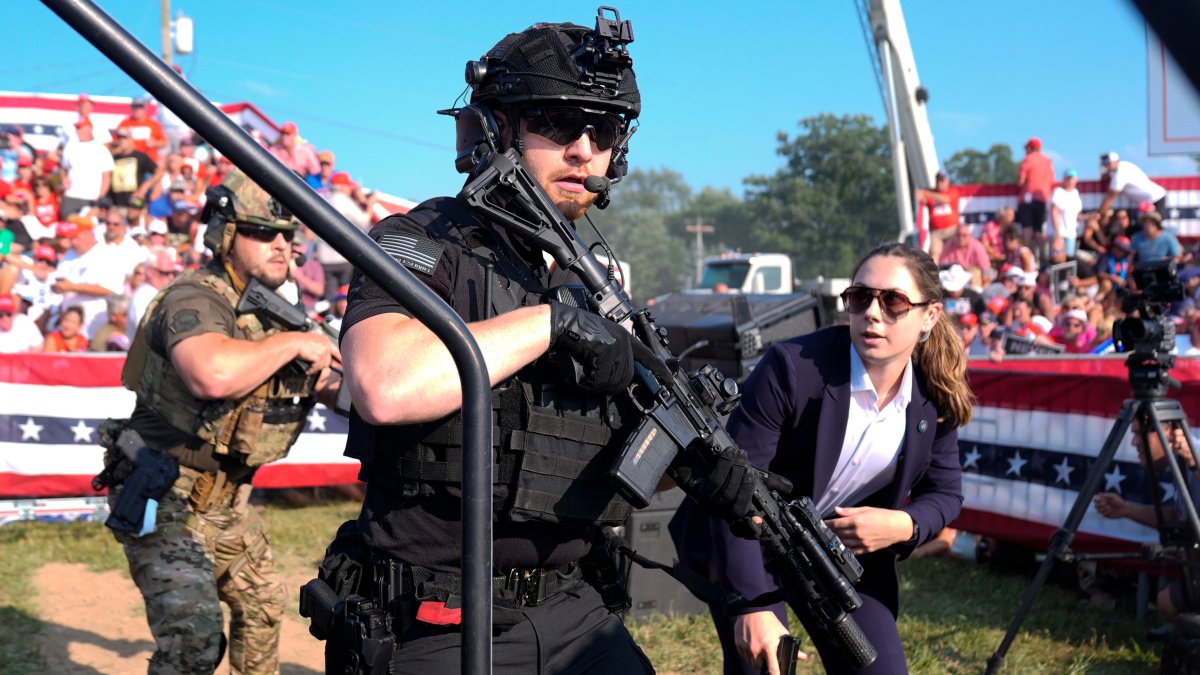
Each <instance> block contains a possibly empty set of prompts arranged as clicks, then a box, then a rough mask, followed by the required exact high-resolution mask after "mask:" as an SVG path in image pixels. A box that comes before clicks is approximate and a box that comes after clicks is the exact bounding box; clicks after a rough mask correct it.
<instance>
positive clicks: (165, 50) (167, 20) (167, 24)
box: [159, 0, 175, 66]
mask: <svg viewBox="0 0 1200 675" xmlns="http://www.w3.org/2000/svg"><path fill="white" fill-rule="evenodd" d="M159 3H160V7H161V11H162V17H161V19H160V20H161V25H162V58H163V62H164V63H166V64H167V65H168V66H169V65H172V63H173V61H172V59H171V55H172V53H173V52H174V51H175V49H174V48H173V47H172V46H171V0H159Z"/></svg>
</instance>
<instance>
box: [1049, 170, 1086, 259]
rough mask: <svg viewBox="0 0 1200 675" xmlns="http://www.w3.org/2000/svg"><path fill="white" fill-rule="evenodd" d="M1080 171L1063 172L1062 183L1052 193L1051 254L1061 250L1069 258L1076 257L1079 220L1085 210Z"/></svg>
mask: <svg viewBox="0 0 1200 675" xmlns="http://www.w3.org/2000/svg"><path fill="white" fill-rule="evenodd" d="M1078 184H1079V172H1078V171H1076V170H1075V169H1067V170H1066V171H1064V172H1063V177H1062V185H1059V186H1058V187H1056V188H1054V191H1053V192H1051V193H1050V226H1049V228H1048V229H1047V235H1048V236H1049V238H1050V251H1051V254H1052V255H1053V253H1054V252H1055V250H1058V251H1061V252H1062V255H1064V256H1065V257H1068V258H1073V257H1075V244H1076V239H1077V238H1078V236H1079V220H1080V217H1081V213H1082V212H1083V200H1082V198H1080V196H1079V189H1078Z"/></svg>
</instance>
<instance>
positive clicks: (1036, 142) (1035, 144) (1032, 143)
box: [1025, 136, 1042, 150]
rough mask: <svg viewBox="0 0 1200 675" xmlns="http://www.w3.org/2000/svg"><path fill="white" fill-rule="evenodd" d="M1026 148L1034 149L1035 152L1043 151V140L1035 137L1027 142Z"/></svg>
mask: <svg viewBox="0 0 1200 675" xmlns="http://www.w3.org/2000/svg"><path fill="white" fill-rule="evenodd" d="M1025 147H1027V148H1033V149H1034V150H1041V149H1042V139H1040V138H1038V137H1037V136H1034V137H1033V138H1031V139H1029V140H1027V141H1025Z"/></svg>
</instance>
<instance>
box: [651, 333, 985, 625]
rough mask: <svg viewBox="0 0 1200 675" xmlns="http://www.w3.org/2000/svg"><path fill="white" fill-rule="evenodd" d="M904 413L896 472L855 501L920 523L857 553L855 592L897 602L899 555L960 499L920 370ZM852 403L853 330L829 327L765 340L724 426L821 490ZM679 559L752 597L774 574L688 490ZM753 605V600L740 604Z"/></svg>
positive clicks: (798, 485) (779, 469) (956, 473)
mask: <svg viewBox="0 0 1200 675" xmlns="http://www.w3.org/2000/svg"><path fill="white" fill-rule="evenodd" d="M913 382H914V387H913V392H912V396H911V398H910V401H909V404H908V410H907V416H906V420H905V432H904V445H903V447H902V448H901V450H900V454H899V457H898V458H897V460H896V461H897V468H896V477H895V479H894V480H893V482H892V483H891V484H889V485H887V486H885V487H884V488H882V489H881V490H879V491H878V492H876V493H875V494H872V495H870V496H869V497H867V498H866V499H863V500H862V501H860V502H859V503H858V504H855V505H854V506H876V507H881V508H889V509H902V510H904V511H907V512H908V513H909V515H911V516H912V518H913V520H914V521H915V522H916V523H917V525H918V526H919V528H920V538H919V540H918V541H917V542H915V543H904V544H896V545H894V546H892V547H890V548H888V549H885V550H882V551H876V552H874V553H871V554H867V555H862V556H859V561H860V562H861V563H862V564H863V567H864V569H865V572H864V576H863V579H862V581H860V582H859V590H860V591H861V592H869V593H870V594H871V595H873V596H875V597H876V598H878V599H879V600H880V601H881V602H883V604H885V605H886V606H887V607H888V608H889V609H890V610H891V611H892V614H893V615H895V614H897V613H898V612H899V579H898V576H897V574H896V561H897V560H898V559H903V558H906V557H908V555H909V554H910V553H912V550H913V549H914V548H915V547H916V545H917V544H920V543H923V542H924V541H926V540H928V539H929V538H930V537H932V536H933V535H934V534H936V533H937V532H938V531H939V530H941V529H942V528H944V527H945V526H946V525H947V524H948V523H949V522H950V521H952V520H953V519H954V518H955V517H957V515H958V512H959V509H960V508H961V507H962V467H961V465H960V464H959V455H958V432H957V430H956V429H954V428H952V427H951V426H950V425H948V424H946V425H943V424H938V421H937V418H938V411H937V409H936V408H935V407H934V405H933V402H932V401H930V400H929V395H928V393H927V390H926V386H925V380H924V378H923V377H921V374H920V371H917V372H915V373H914V377H913ZM849 412H850V331H849V328H848V327H846V326H836V327H832V328H826V329H823V330H820V331H817V332H815V333H810V334H808V335H804V336H801V337H799V338H795V339H793V340H790V341H788V342H783V343H779V344H776V345H774V346H772V347H771V348H770V349H769V350H768V351H767V353H766V354H765V355H764V356H763V358H762V360H761V361H760V362H759V364H758V366H756V367H755V369H754V372H753V373H751V375H750V377H749V379H747V380H746V383H745V386H744V387H743V393H742V402H741V405H740V406H739V407H738V409H737V410H735V411H734V413H733V414H732V415H731V416H730V418H729V423H728V425H727V426H728V429H729V432H730V433H731V434H732V435H733V437H734V439H735V440H736V441H737V442H738V444H739V445H740V446H741V447H742V448H744V449H745V450H746V452H747V453H748V454H749V456H750V461H751V462H752V463H753V464H754V465H755V466H759V467H763V468H767V469H770V470H771V471H774V472H775V473H778V474H780V475H783V476H784V477H786V478H788V479H789V480H791V481H792V483H793V485H794V486H795V489H794V492H793V495H794V496H800V495H809V496H811V497H812V498H813V501H816V500H818V499H820V497H821V493H822V492H824V490H825V488H826V487H827V486H828V484H829V480H830V478H831V476H832V474H833V470H834V468H835V466H836V464H837V460H838V456H839V455H840V454H841V449H842V441H843V438H844V437H845V434H846V420H847V418H848V415H849ZM671 534H672V537H673V538H674V539H675V545H676V550H677V551H678V552H679V558H680V561H681V562H683V563H684V564H687V565H689V566H691V567H693V568H694V569H698V570H706V571H707V572H708V575H709V577H710V578H711V579H712V580H713V581H716V582H718V583H720V584H722V585H723V586H725V587H726V588H727V589H729V590H732V591H734V592H737V593H740V594H741V595H742V596H744V597H746V598H753V597H756V596H758V595H760V594H762V593H766V592H768V591H772V590H774V589H775V588H776V583H775V580H774V578H773V577H772V575H771V574H770V573H769V572H768V571H767V570H766V567H765V564H764V561H763V555H762V549H761V547H760V546H759V544H758V542H755V541H748V540H746V539H741V538H739V537H736V536H734V535H733V534H732V533H731V532H730V531H729V527H728V526H727V525H725V523H724V522H722V521H718V520H715V519H712V518H709V517H708V516H706V515H705V514H704V513H703V512H702V511H701V510H700V509H699V508H698V507H697V506H696V504H695V503H694V502H692V501H691V500H690V499H689V500H687V501H685V502H684V504H683V505H682V506H681V507H680V509H679V511H678V512H677V513H676V515H675V518H674V519H673V520H672V522H671ZM747 611H754V609H753V608H751V609H746V610H742V611H740V612H732V613H745V612H747Z"/></svg>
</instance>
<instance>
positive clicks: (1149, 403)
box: [986, 357, 1200, 675]
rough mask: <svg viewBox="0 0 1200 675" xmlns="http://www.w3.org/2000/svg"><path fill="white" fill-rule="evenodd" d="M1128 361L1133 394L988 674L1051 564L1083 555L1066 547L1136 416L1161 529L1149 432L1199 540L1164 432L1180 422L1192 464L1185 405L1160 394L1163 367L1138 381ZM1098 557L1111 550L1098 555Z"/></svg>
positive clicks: (1199, 528) (1199, 522)
mask: <svg viewBox="0 0 1200 675" xmlns="http://www.w3.org/2000/svg"><path fill="white" fill-rule="evenodd" d="M1130 361H1131V362H1132V361H1133V357H1131V358H1130ZM1127 365H1130V371H1131V378H1130V379H1131V381H1132V382H1133V384H1134V398H1132V399H1128V400H1126V401H1125V402H1124V403H1123V404H1121V410H1120V412H1119V413H1118V414H1117V419H1116V422H1114V424H1113V427H1112V429H1111V430H1110V431H1109V434H1108V438H1107V439H1105V441H1104V446H1103V448H1102V449H1101V450H1100V454H1099V455H1098V456H1097V458H1096V464H1095V466H1093V467H1092V471H1091V473H1089V474H1088V476H1087V479H1086V480H1084V483H1083V487H1081V488H1080V490H1079V497H1078V498H1077V499H1076V500H1075V504H1074V505H1073V506H1072V507H1071V512H1070V513H1069V514H1068V515H1067V519H1066V521H1065V522H1064V523H1063V525H1062V527H1060V528H1059V529H1058V530H1057V531H1055V533H1054V534H1053V535H1052V536H1051V537H1050V549H1049V551H1047V552H1046V559H1045V560H1043V561H1042V566H1041V567H1040V568H1038V571H1037V574H1036V575H1034V578H1033V583H1031V584H1030V586H1029V589H1028V590H1027V591H1026V592H1025V598H1024V599H1023V600H1022V601H1021V606H1020V608H1019V609H1018V610H1017V614H1016V616H1014V617H1013V620H1012V623H1011V624H1010V625H1009V627H1008V632H1007V633H1005V634H1004V639H1003V640H1002V641H1001V642H1000V647H999V648H998V649H997V650H996V653H995V654H993V655H992V657H991V658H989V659H988V663H987V670H986V673H987V674H988V675H994V674H995V673H996V672H997V671H999V669H1000V666H1001V664H1003V662H1004V657H1005V655H1006V654H1007V653H1008V649H1009V647H1010V646H1012V642H1013V640H1014V639H1015V638H1016V635H1017V631H1018V630H1020V628H1021V624H1022V623H1023V622H1024V621H1025V617H1026V615H1028V614H1029V610H1030V608H1031V607H1032V606H1033V601H1034V599H1035V598H1036V597H1037V593H1038V591H1039V590H1040V589H1041V587H1042V585H1043V584H1045V583H1046V579H1047V578H1048V577H1049V576H1050V570H1051V568H1052V567H1053V566H1054V563H1055V561H1057V560H1062V561H1064V562H1070V561H1073V560H1079V559H1083V558H1084V557H1085V556H1075V555H1074V554H1072V553H1070V551H1069V547H1070V545H1071V542H1072V541H1073V540H1074V539H1075V533H1076V531H1077V530H1078V529H1079V524H1080V523H1081V522H1082V521H1083V517H1084V515H1085V514H1086V513H1087V510H1088V506H1089V505H1090V504H1091V502H1092V498H1093V497H1094V496H1095V495H1096V492H1097V490H1098V488H1099V487H1100V481H1101V480H1102V479H1103V478H1104V472H1105V471H1106V470H1108V468H1109V465H1110V464H1111V463H1112V461H1113V458H1114V457H1115V456H1116V454H1117V449H1118V448H1119V447H1120V445H1121V441H1122V439H1124V438H1125V434H1126V433H1127V432H1128V431H1129V429H1130V427H1131V426H1132V425H1133V422H1134V421H1135V420H1136V421H1137V422H1138V423H1139V426H1140V431H1139V434H1140V437H1141V447H1140V448H1139V449H1138V454H1139V455H1140V457H1141V461H1142V465H1143V466H1144V467H1146V471H1147V473H1148V475H1150V476H1151V480H1149V481H1148V483H1149V484H1150V487H1151V497H1152V499H1153V502H1154V505H1155V507H1154V511H1155V517H1156V521H1157V524H1158V526H1159V527H1158V529H1159V532H1160V533H1161V532H1162V531H1163V527H1162V525H1163V515H1162V506H1161V501H1162V490H1161V488H1160V487H1159V485H1158V481H1157V480H1154V479H1153V476H1154V471H1155V469H1154V467H1153V464H1152V459H1151V457H1150V453H1149V448H1150V445H1149V443H1148V441H1149V438H1150V434H1151V433H1153V434H1156V435H1157V437H1158V440H1159V442H1160V443H1161V444H1162V448H1163V455H1164V458H1165V460H1166V463H1167V466H1168V467H1169V469H1170V473H1171V480H1172V482H1173V483H1174V485H1175V494H1176V495H1178V497H1179V498H1178V499H1177V500H1176V502H1177V503H1180V504H1182V505H1183V508H1184V514H1183V515H1186V522H1187V527H1186V533H1187V540H1188V542H1189V546H1192V547H1194V546H1195V545H1196V543H1197V542H1200V518H1198V517H1197V515H1196V507H1195V506H1194V505H1193V502H1192V499H1191V493H1190V491H1189V490H1188V487H1187V481H1186V480H1185V478H1184V474H1183V469H1182V468H1181V467H1180V463H1179V461H1178V460H1177V459H1176V457H1175V452H1174V450H1173V448H1172V447H1171V443H1170V442H1169V437H1168V433H1167V429H1168V428H1169V427H1168V426H1166V425H1173V426H1179V427H1180V428H1182V429H1183V436H1184V439H1185V442H1186V444H1187V451H1188V456H1189V457H1191V464H1192V465H1193V466H1196V458H1197V455H1196V449H1195V447H1193V444H1192V435H1191V430H1190V429H1189V428H1188V423H1187V415H1186V414H1185V413H1184V411H1183V406H1181V405H1180V404H1179V402H1178V401H1176V400H1174V399H1169V398H1164V397H1163V395H1162V394H1163V391H1164V390H1165V389H1166V386H1165V381H1166V379H1167V378H1166V375H1165V369H1164V370H1163V371H1161V372H1159V373H1158V375H1160V377H1161V379H1162V381H1163V385H1162V386H1161V387H1145V386H1139V381H1138V375H1139V374H1143V375H1150V373H1139V370H1141V369H1140V368H1138V367H1136V366H1134V365H1132V364H1127ZM1143 382H1144V380H1143ZM1179 515H1181V514H1178V513H1177V514H1176V517H1178V516H1179ZM1164 543H1166V542H1164ZM1158 549H1159V552H1161V547H1158ZM1140 556H1141V554H1130V556H1129V557H1140ZM1096 557H1097V558H1099V557H1111V556H1103V555H1098V556H1096ZM1160 559H1161V558H1160ZM1172 562H1179V563H1182V564H1183V568H1184V574H1185V575H1186V574H1190V572H1189V570H1188V569H1187V565H1186V563H1183V561H1172ZM1185 587H1186V586H1185Z"/></svg>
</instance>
